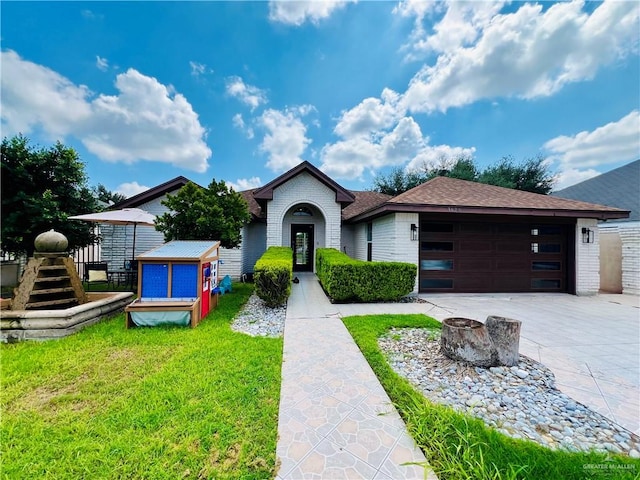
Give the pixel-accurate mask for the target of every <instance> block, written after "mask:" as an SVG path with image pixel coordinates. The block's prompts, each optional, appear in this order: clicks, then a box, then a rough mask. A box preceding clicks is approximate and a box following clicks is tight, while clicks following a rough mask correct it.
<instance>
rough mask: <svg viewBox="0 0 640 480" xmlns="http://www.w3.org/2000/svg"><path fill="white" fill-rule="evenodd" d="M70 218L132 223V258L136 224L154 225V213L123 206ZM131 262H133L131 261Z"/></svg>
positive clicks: (95, 221) (134, 253) (107, 222)
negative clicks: (119, 208) (118, 208)
mask: <svg viewBox="0 0 640 480" xmlns="http://www.w3.org/2000/svg"><path fill="white" fill-rule="evenodd" d="M69 218H70V219H72V220H83V221H85V222H93V223H106V224H109V225H133V258H132V261H135V257H136V227H137V226H138V225H151V226H153V225H155V223H154V221H155V219H156V216H155V215H152V214H151V213H149V212H146V211H144V210H141V209H139V208H123V209H121V210H111V211H108V212H97V213H86V214H84V215H74V216H72V217H69ZM132 264H133V262H132Z"/></svg>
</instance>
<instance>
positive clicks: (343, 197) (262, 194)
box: [253, 161, 355, 204]
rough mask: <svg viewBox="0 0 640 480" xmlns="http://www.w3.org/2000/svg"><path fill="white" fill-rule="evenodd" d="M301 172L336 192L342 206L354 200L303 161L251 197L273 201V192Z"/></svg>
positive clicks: (351, 195) (341, 188)
mask: <svg viewBox="0 0 640 480" xmlns="http://www.w3.org/2000/svg"><path fill="white" fill-rule="evenodd" d="M302 172H307V173H309V174H310V175H312V176H314V177H315V178H316V179H318V180H319V181H320V182H322V183H324V184H325V185H326V186H327V187H329V188H331V189H332V190H334V191H335V192H336V202H340V203H342V204H346V203H352V202H353V201H354V200H355V197H354V195H353V194H352V193H351V192H350V191H349V190H347V189H345V188H343V187H341V186H340V185H338V184H337V183H336V182H335V181H334V180H332V179H331V178H329V177H328V176H327V175H326V174H324V173H322V172H321V171H320V170H318V169H317V168H316V167H314V166H313V165H311V164H310V163H309V162H307V161H304V162H302V163H300V164H298V165H296V166H295V167H293V168H292V169H291V170H289V171H288V172H285V173H283V174H282V175H280V176H279V177H278V178H276V179H274V180H272V181H270V182H269V183H267V184H266V185H265V186H263V187H261V188H258V189H257V190H256V191H255V192H254V194H253V197H254V198H255V199H256V200H273V191H274V190H275V189H276V188H277V187H279V186H280V185H282V184H283V183H286V182H288V181H289V180H291V179H292V178H293V177H295V176H296V175H299V174H300V173H302Z"/></svg>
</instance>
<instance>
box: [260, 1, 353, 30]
mask: <svg viewBox="0 0 640 480" xmlns="http://www.w3.org/2000/svg"><path fill="white" fill-rule="evenodd" d="M356 1H357V0H307V1H298V0H296V1H282V0H271V1H269V20H271V21H272V22H279V23H284V24H286V25H295V26H300V25H302V24H303V23H305V22H306V21H309V22H311V23H313V24H315V25H317V24H318V23H320V21H321V20H324V19H325V18H328V17H330V16H331V14H332V13H333V12H335V11H336V10H339V9H341V8H344V6H345V5H346V4H347V3H356Z"/></svg>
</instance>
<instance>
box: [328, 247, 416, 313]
mask: <svg viewBox="0 0 640 480" xmlns="http://www.w3.org/2000/svg"><path fill="white" fill-rule="evenodd" d="M417 272H418V267H417V266H416V265H414V264H412V263H402V262H364V261H362V260H355V259H353V258H351V257H349V256H348V255H347V254H345V253H342V252H339V251H338V250H335V249H333V248H319V249H317V250H316V275H317V276H318V278H319V279H320V283H321V284H322V287H323V288H324V290H325V291H326V292H327V294H328V295H329V296H330V297H331V299H332V300H334V301H337V302H346V301H355V302H381V301H395V300H399V299H400V298H402V297H404V296H405V295H408V294H409V293H411V292H412V291H413V287H414V285H415V281H416V274H417Z"/></svg>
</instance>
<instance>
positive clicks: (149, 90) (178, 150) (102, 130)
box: [82, 69, 211, 172]
mask: <svg viewBox="0 0 640 480" xmlns="http://www.w3.org/2000/svg"><path fill="white" fill-rule="evenodd" d="M116 88H117V89H118V90H119V92H120V94H119V95H117V96H115V95H114V96H111V95H100V96H99V97H98V98H96V99H95V100H94V101H93V105H92V106H93V110H94V114H93V116H92V122H90V124H91V126H92V127H93V128H92V131H91V132H88V133H87V134H86V135H85V136H84V137H83V140H82V142H83V143H84V144H85V146H86V147H87V148H88V149H89V150H90V151H91V152H92V153H94V154H96V155H98V156H99V157H100V158H102V159H104V160H110V161H125V162H134V161H136V160H153V161H159V162H165V163H171V164H173V165H176V166H179V167H182V168H185V169H188V170H193V171H196V172H205V171H206V170H207V168H208V166H209V164H208V161H207V160H208V159H209V157H210V156H211V150H210V149H209V147H208V146H207V144H206V143H205V141H204V138H205V137H206V131H205V129H204V128H203V127H202V126H201V125H200V122H199V121H198V115H197V114H196V113H195V112H194V111H193V109H192V108H191V105H190V104H189V102H188V101H187V99H186V98H185V97H184V96H183V95H181V94H179V93H172V92H171V91H170V89H169V88H167V87H166V86H164V85H162V84H161V83H160V82H158V81H157V80H156V79H155V78H153V77H147V76H145V75H142V74H141V73H139V72H138V71H136V70H134V69H129V70H128V71H127V72H126V73H122V74H120V75H118V76H117V77H116Z"/></svg>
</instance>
